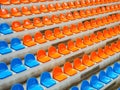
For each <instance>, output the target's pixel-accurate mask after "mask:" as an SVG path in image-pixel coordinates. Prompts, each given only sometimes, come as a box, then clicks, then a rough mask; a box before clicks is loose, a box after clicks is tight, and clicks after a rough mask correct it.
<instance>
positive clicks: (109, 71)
mask: <svg viewBox="0 0 120 90" xmlns="http://www.w3.org/2000/svg"><path fill="white" fill-rule="evenodd" d="M106 75H107V76H108V77H110V78H113V79H115V78H117V77H118V74H117V73H115V72H114V71H113V69H112V67H110V66H108V67H107V70H106Z"/></svg>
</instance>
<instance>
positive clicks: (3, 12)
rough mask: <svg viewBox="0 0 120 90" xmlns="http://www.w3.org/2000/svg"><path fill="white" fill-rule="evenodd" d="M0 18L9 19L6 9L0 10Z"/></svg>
mask: <svg viewBox="0 0 120 90" xmlns="http://www.w3.org/2000/svg"><path fill="white" fill-rule="evenodd" d="M0 17H1V18H10V17H11V15H10V14H9V12H8V10H7V9H0Z"/></svg>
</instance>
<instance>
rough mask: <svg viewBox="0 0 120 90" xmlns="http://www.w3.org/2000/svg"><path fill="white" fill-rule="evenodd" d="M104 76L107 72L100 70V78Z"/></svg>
mask: <svg viewBox="0 0 120 90" xmlns="http://www.w3.org/2000/svg"><path fill="white" fill-rule="evenodd" d="M103 76H106V74H105V71H103V70H101V71H100V72H99V79H100V80H101V79H102V78H103Z"/></svg>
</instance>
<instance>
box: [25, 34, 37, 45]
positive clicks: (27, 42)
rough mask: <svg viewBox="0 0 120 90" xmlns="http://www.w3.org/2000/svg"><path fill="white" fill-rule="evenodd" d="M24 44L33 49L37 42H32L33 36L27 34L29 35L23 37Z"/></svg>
mask: <svg viewBox="0 0 120 90" xmlns="http://www.w3.org/2000/svg"><path fill="white" fill-rule="evenodd" d="M23 44H24V45H26V46H28V47H31V46H34V45H36V42H34V41H33V40H32V36H31V35H29V34H27V35H25V36H24V37H23Z"/></svg>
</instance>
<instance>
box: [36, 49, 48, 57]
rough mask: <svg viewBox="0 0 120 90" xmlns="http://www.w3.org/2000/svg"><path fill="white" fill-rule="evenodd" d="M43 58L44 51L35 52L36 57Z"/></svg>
mask: <svg viewBox="0 0 120 90" xmlns="http://www.w3.org/2000/svg"><path fill="white" fill-rule="evenodd" d="M44 56H46V52H45V50H39V51H38V52H37V57H44Z"/></svg>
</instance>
